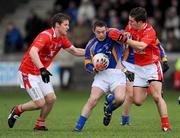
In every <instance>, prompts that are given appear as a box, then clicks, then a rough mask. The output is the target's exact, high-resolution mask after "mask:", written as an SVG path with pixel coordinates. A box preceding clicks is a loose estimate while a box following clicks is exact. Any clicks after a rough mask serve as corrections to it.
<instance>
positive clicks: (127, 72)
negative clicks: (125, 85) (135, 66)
mask: <svg viewBox="0 0 180 138" xmlns="http://www.w3.org/2000/svg"><path fill="white" fill-rule="evenodd" d="M122 72H124V73H125V75H126V78H128V80H129V81H130V82H131V81H134V73H133V72H131V71H128V70H127V69H126V68H123V69H122Z"/></svg>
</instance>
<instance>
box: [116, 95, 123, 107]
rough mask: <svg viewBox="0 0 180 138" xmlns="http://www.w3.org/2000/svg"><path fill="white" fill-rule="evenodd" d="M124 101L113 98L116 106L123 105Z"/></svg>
mask: <svg viewBox="0 0 180 138" xmlns="http://www.w3.org/2000/svg"><path fill="white" fill-rule="evenodd" d="M124 101H125V98H122V97H121V98H115V102H116V104H117V105H119V106H120V105H122V104H123V103H124Z"/></svg>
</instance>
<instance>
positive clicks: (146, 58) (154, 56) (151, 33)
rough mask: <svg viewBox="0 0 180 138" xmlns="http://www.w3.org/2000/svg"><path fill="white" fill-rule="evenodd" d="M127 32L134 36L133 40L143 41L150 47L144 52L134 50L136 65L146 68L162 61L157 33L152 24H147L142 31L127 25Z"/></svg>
mask: <svg viewBox="0 0 180 138" xmlns="http://www.w3.org/2000/svg"><path fill="white" fill-rule="evenodd" d="M125 30H126V31H127V32H130V33H131V34H132V38H133V40H136V41H141V42H144V43H146V44H147V45H148V46H147V47H146V48H145V49H142V50H140V49H136V48H134V58H135V64H137V65H140V66H144V65H148V64H152V63H156V62H158V61H160V51H159V48H158V46H157V41H156V40H157V38H156V32H155V30H154V29H153V28H152V26H151V25H150V24H146V25H145V27H144V28H143V29H142V30H135V29H133V28H131V26H130V25H127V26H126V29H125Z"/></svg>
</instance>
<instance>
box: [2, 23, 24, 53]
mask: <svg viewBox="0 0 180 138" xmlns="http://www.w3.org/2000/svg"><path fill="white" fill-rule="evenodd" d="M23 46H24V42H23V38H22V35H21V32H20V31H19V29H18V28H16V26H15V25H14V23H13V22H8V24H7V28H6V34H5V39H4V53H5V54H7V53H14V52H20V51H22V50H23V48H24V47H23Z"/></svg>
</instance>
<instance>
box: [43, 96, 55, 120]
mask: <svg viewBox="0 0 180 138" xmlns="http://www.w3.org/2000/svg"><path fill="white" fill-rule="evenodd" d="M45 101H46V103H45V105H44V106H43V107H42V109H41V113H40V118H41V119H45V118H46V117H47V116H48V114H49V112H50V111H51V110H52V107H53V105H54V102H55V101H56V96H55V94H54V93H50V94H48V95H46V96H45Z"/></svg>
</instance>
